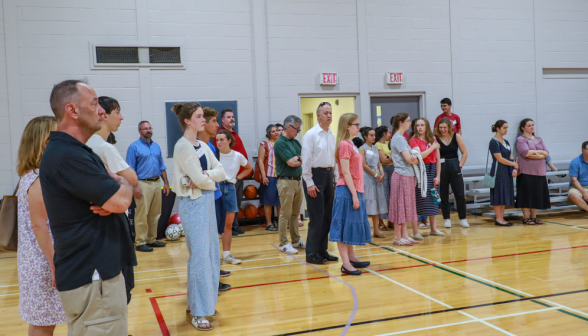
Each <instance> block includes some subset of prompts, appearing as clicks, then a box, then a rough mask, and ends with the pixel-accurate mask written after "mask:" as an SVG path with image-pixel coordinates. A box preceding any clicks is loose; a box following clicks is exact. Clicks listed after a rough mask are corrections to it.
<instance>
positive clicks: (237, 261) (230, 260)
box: [223, 254, 241, 265]
mask: <svg viewBox="0 0 588 336" xmlns="http://www.w3.org/2000/svg"><path fill="white" fill-rule="evenodd" d="M240 263H241V260H240V259H237V258H235V257H233V255H232V254H229V255H228V256H226V257H223V264H233V265H239V264H240Z"/></svg>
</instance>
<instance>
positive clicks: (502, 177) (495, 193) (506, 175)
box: [490, 139, 515, 206]
mask: <svg viewBox="0 0 588 336" xmlns="http://www.w3.org/2000/svg"><path fill="white" fill-rule="evenodd" d="M504 143H505V144H506V147H505V146H504V145H503V144H501V143H500V142H498V141H497V140H495V139H492V140H490V153H492V168H491V169H490V175H491V176H494V175H496V183H495V184H494V188H492V189H490V204H491V205H506V206H513V205H514V204H515V197H514V182H513V178H512V168H513V167H511V166H505V165H503V164H502V163H499V162H498V161H496V158H495V157H494V155H493V154H494V153H500V154H502V157H503V158H505V159H507V160H509V161H512V160H511V159H510V154H511V151H512V148H511V147H510V144H509V143H508V141H507V140H506V139H505V140H504ZM496 165H498V168H495V167H496Z"/></svg>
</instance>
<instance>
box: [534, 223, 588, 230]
mask: <svg viewBox="0 0 588 336" xmlns="http://www.w3.org/2000/svg"><path fill="white" fill-rule="evenodd" d="M544 222H545V223H549V224H557V225H563V226H567V227H569V228H570V229H577V230H588V228H585V227H581V226H580V225H569V224H563V223H556V222H551V221H544Z"/></svg>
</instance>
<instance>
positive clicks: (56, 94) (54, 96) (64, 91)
mask: <svg viewBox="0 0 588 336" xmlns="http://www.w3.org/2000/svg"><path fill="white" fill-rule="evenodd" d="M78 84H88V83H87V82H86V81H85V80H78V79H68V80H64V81H63V82H61V83H59V84H55V86H53V90H51V96H50V97H49V104H50V105H51V110H53V114H55V118H56V119H57V122H60V121H61V119H63V115H64V114H65V105H67V104H70V103H72V102H75V103H77V102H78Z"/></svg>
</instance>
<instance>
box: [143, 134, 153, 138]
mask: <svg viewBox="0 0 588 336" xmlns="http://www.w3.org/2000/svg"><path fill="white" fill-rule="evenodd" d="M144 136H145V137H146V138H147V139H151V137H152V136H153V134H151V133H147V134H145V135H144Z"/></svg>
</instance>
